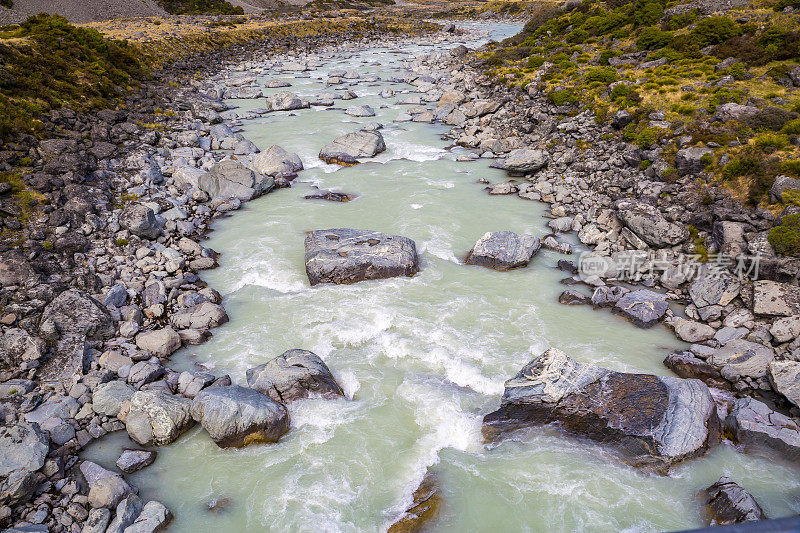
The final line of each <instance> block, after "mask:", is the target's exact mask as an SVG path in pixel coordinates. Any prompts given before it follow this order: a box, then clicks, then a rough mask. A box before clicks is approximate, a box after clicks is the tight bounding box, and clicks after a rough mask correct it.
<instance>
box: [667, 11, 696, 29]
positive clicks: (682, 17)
mask: <svg viewBox="0 0 800 533" xmlns="http://www.w3.org/2000/svg"><path fill="white" fill-rule="evenodd" d="M699 15H700V11H699V10H697V9H692V10H691V11H689V12H688V13H680V14H678V15H673V16H671V17H670V18H669V20H667V27H668V28H669V29H670V30H672V31H675V30H679V29H681V28H685V27H686V26H688V25H689V24H691V23H692V22H694V21H695V20H697V17H698V16H699Z"/></svg>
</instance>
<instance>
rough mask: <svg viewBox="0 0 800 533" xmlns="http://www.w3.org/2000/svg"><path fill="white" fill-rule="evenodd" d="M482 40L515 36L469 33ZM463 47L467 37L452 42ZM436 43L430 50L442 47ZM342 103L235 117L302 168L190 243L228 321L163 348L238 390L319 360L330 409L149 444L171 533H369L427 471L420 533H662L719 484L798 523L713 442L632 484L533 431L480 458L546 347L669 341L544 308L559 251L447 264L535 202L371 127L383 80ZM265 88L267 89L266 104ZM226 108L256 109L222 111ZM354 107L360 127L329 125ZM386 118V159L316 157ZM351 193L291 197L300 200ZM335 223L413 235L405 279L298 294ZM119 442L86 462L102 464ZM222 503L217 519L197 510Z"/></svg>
mask: <svg viewBox="0 0 800 533" xmlns="http://www.w3.org/2000/svg"><path fill="white" fill-rule="evenodd" d="M483 27H484V28H485V29H487V30H489V31H490V32H491V35H492V37H494V38H495V39H498V40H499V39H501V38H504V37H506V36H509V35H512V34H513V33H516V32H517V31H518V30H519V26H515V25H504V24H485V25H484V26H483ZM467 44H468V45H474V44H475V43H467ZM449 46H451V45H449ZM436 48H439V46H436V47H433V48H431V47H426V46H421V45H414V46H411V45H402V46H392V47H390V48H369V49H364V50H361V51H358V52H347V53H320V55H319V56H318V58H317V59H318V60H319V63H320V64H321V65H324V66H321V67H319V68H316V69H314V70H312V71H311V72H310V75H311V77H310V78H307V77H298V76H295V75H292V74H283V75H280V74H275V73H274V72H270V73H265V75H264V78H281V79H285V80H287V81H289V82H291V83H292V87H290V88H288V90H291V91H294V92H297V93H298V94H300V95H303V96H313V95H316V94H319V93H322V92H330V91H332V90H334V89H338V88H342V87H329V88H326V86H325V79H326V77H327V72H328V71H329V70H340V69H344V70H353V71H356V72H358V73H359V74H360V75H361V76H362V78H363V77H368V76H378V77H379V78H381V79H382V80H386V79H388V78H391V77H394V76H399V75H401V74H403V73H404V72H405V71H404V70H403V69H404V65H403V64H402V60H403V59H409V58H412V57H413V56H415V55H417V54H421V53H427V52H429V51H431V50H432V49H436ZM355 81H356V82H355V83H353V84H352V85H350V86H348V88H350V89H351V90H353V91H354V92H355V93H356V94H357V95H358V97H359V98H358V99H356V100H351V101H349V102H342V101H337V103H336V105H337V107H338V108H339V109H338V110H326V109H324V108H311V109H306V110H299V111H294V112H280V113H272V114H268V115H265V116H263V117H260V118H257V119H253V120H248V121H245V123H244V133H245V135H247V136H248V137H249V138H250V139H251V140H253V141H254V142H255V143H256V144H257V145H258V146H259V147H260V148H262V149H264V148H267V147H269V146H270V145H272V144H278V145H280V146H282V147H284V148H286V149H287V150H289V151H295V152H298V153H299V154H300V155H301V157H302V159H303V162H304V164H305V166H306V169H307V170H305V171H304V172H302V173H301V174H300V177H299V178H298V179H297V180H296V181H295V182H294V186H293V187H292V188H290V189H283V190H279V191H276V192H273V193H271V194H269V195H267V196H264V197H262V198H260V199H258V200H255V201H253V202H250V203H248V204H246V206H245V207H243V208H242V209H241V210H240V211H239V212H236V214H235V215H234V216H233V217H231V218H228V219H225V220H223V221H220V222H218V223H217V224H216V226H215V228H216V229H215V231H214V232H213V233H212V234H211V239H210V240H209V241H208V242H207V243H205V244H206V245H207V246H211V247H213V248H214V249H216V250H218V251H220V252H222V257H221V260H220V268H219V269H217V270H214V271H209V272H205V273H204V274H203V278H204V279H205V280H206V281H208V282H209V284H210V285H211V286H213V287H215V288H216V289H218V290H219V291H220V292H221V293H222V294H223V295H224V299H225V302H224V303H225V307H226V309H227V311H228V314H229V315H230V318H231V320H230V322H229V323H228V324H226V325H225V326H223V327H221V328H218V329H216V330H214V337H213V339H211V341H210V342H208V343H207V344H205V345H203V346H197V347H190V348H187V349H184V350H182V351H181V352H179V353H177V354H176V355H174V356H173V366H174V367H175V368H177V369H188V368H191V367H192V365H193V364H194V362H203V363H205V364H207V365H208V366H209V367H213V371H214V372H215V373H217V374H222V373H230V375H231V376H232V378H233V379H234V381H235V382H238V383H242V384H244V382H245V371H246V370H247V369H248V368H250V367H252V366H255V365H258V364H260V363H263V362H265V361H267V360H269V359H271V358H273V357H275V356H277V355H279V354H281V353H282V352H283V351H285V350H287V349H290V348H305V349H308V350H312V351H314V352H315V353H317V354H318V355H320V356H321V357H322V358H323V359H324V360H325V361H326V363H327V364H328V365H329V366H330V368H331V369H332V371H333V373H334V375H335V376H336V378H337V379H338V380H339V382H340V383H341V384H342V386H343V388H344V389H345V391H346V393H347V396H348V397H349V398H348V399H341V400H333V401H331V400H306V401H300V402H298V403H296V404H294V405H292V406H291V408H290V412H291V420H292V422H291V425H292V427H291V430H290V432H289V433H288V434H287V435H285V436H284V437H283V438H282V439H281V441H280V442H279V443H277V444H274V445H265V446H252V447H249V448H245V449H241V450H222V449H219V448H218V447H217V446H216V445H215V444H214V443H213V442H212V441H211V440H210V439H209V437H208V436H207V434H206V433H205V432H204V431H203V430H202V429H201V428H200V427H199V426H198V427H195V428H194V429H193V430H191V431H190V432H189V433H187V434H186V435H184V436H182V437H181V438H180V439H179V440H178V441H177V442H176V443H174V444H172V445H171V446H168V447H165V448H161V449H159V457H158V460H157V461H156V463H155V464H154V465H153V466H150V467H148V468H146V469H145V470H143V471H142V472H139V473H137V474H134V475H132V476H129V477H130V478H131V479H132V481H133V483H134V484H135V485H136V486H138V487H139V488H140V489H141V492H142V494H143V496H144V497H145V498H155V499H158V500H160V501H163V502H164V503H165V504H166V505H168V506H169V508H170V509H171V510H172V511H173V513H174V514H175V516H176V518H175V522H174V523H173V525H172V531H176V532H201V531H203V532H205V531H209V532H210V531H348V532H350V531H353V532H354V531H380V530H385V528H386V527H388V525H389V524H390V523H391V522H392V520H393V519H394V518H396V517H397V516H398V514H399V513H401V512H402V510H403V509H404V508H405V507H406V506H407V505H408V503H409V502H410V501H411V494H412V492H413V490H414V489H415V488H416V486H417V485H418V484H419V482H420V480H421V479H422V476H423V475H424V473H425V472H426V470H427V469H428V468H431V469H433V470H434V471H435V472H436V473H437V474H438V477H439V479H440V482H441V486H442V493H443V500H444V504H443V507H442V512H441V514H440V516H439V519H438V520H437V521H436V523H435V524H433V526H432V528H431V529H432V530H434V531H459V532H463V531H541V532H550V531H663V530H676V529H683V528H692V527H698V526H700V525H702V522H701V518H700V506H699V504H698V503H697V499H696V497H695V495H696V493H697V491H698V490H700V489H702V488H704V487H706V486H708V485H710V484H711V483H713V482H714V481H716V480H717V479H718V478H719V476H721V475H723V474H724V475H728V476H730V477H731V478H733V479H734V480H735V481H737V482H738V483H740V484H741V485H743V486H744V487H745V488H747V489H748V490H749V491H751V492H752V494H754V496H755V497H756V498H757V500H758V501H759V502H760V503H761V504H762V506H763V507H764V510H765V512H766V514H767V515H768V516H770V517H779V516H785V515H789V514H792V513H797V512H799V511H800V471H799V470H798V469H797V468H796V467H795V468H792V467H790V466H788V465H784V464H780V463H777V462H774V461H768V460H765V459H760V458H757V457H752V456H747V455H743V454H741V453H739V452H737V451H736V450H735V449H734V448H732V447H731V446H730V445H727V444H726V445H722V446H720V447H719V448H718V449H716V450H715V451H714V452H712V453H711V454H709V455H707V456H706V457H703V458H700V459H696V460H692V461H689V462H687V463H684V464H683V465H680V466H678V467H677V468H676V469H675V470H674V472H673V473H672V474H671V475H670V476H659V475H647V474H643V473H641V472H639V471H637V470H635V469H633V468H631V467H628V466H625V465H623V464H621V463H619V462H618V461H617V460H616V459H615V458H614V457H613V456H611V455H610V454H608V453H606V452H604V450H603V449H601V448H600V447H598V446H596V445H594V444H592V443H590V442H586V441H581V440H576V439H571V438H567V437H564V436H563V435H560V434H558V433H557V432H555V431H554V430H552V429H546V428H545V429H537V430H532V431H530V432H528V433H526V434H524V435H519V436H518V437H517V438H515V439H512V440H507V441H505V442H503V443H501V444H499V445H496V446H491V447H487V446H485V445H484V444H483V443H482V441H481V435H480V425H481V418H482V417H483V415H484V414H486V413H488V412H490V411H492V410H494V409H496V408H497V406H498V405H499V401H500V395H501V394H502V392H503V382H504V381H505V380H506V379H508V378H509V377H511V376H512V375H514V374H515V373H516V372H517V371H518V370H519V368H520V367H522V366H523V365H524V364H525V363H526V362H528V361H529V360H530V359H531V358H532V356H533V355H535V354H539V353H540V352H542V351H543V350H545V349H546V348H547V347H549V346H554V347H558V348H560V349H561V350H563V351H565V352H566V353H567V354H569V355H570V356H571V357H573V358H575V359H577V360H579V361H585V362H593V363H598V364H601V365H604V366H606V367H608V368H612V369H615V370H627V371H640V372H650V373H654V374H659V375H669V374H670V371H669V370H668V369H667V368H665V367H664V366H663V364H662V362H661V361H662V360H663V358H664V356H665V355H666V354H667V353H669V352H670V351H671V350H672V349H675V348H677V347H679V346H680V343H679V342H678V341H677V340H676V339H675V337H674V336H673V335H672V334H671V333H669V332H668V331H667V330H666V329H665V328H655V329H652V330H647V331H644V330H640V329H637V328H635V327H633V326H632V325H630V324H628V323H627V322H625V321H624V320H622V319H620V318H618V317H615V316H612V315H611V314H610V313H608V312H604V311H593V310H591V309H590V308H588V307H568V306H563V305H559V304H558V303H557V297H558V295H559V293H560V292H561V291H562V290H563V289H564V288H565V287H564V286H563V285H561V284H559V283H558V281H559V279H561V278H562V277H564V274H563V273H561V272H559V271H558V270H556V269H555V268H554V265H555V263H556V261H557V260H558V259H560V258H562V257H563V256H559V255H557V254H555V253H552V252H548V251H541V252H540V253H539V254H538V255H537V256H536V257H535V258H534V260H533V261H532V263H531V265H530V266H529V267H528V268H524V269H520V270H516V271H512V272H495V271H492V270H488V269H484V268H480V267H473V266H466V265H463V264H460V259H462V258H463V256H464V255H465V253H466V252H467V251H468V250H469V249H470V247H471V246H472V244H473V243H474V242H475V241H476V240H477V239H478V238H479V237H480V236H481V235H483V233H484V232H486V231H492V230H512V231H515V232H520V233H522V232H529V233H533V234H536V235H543V234H545V233H546V232H547V231H546V227H545V223H546V219H544V218H543V217H542V214H543V213H544V212H545V210H546V206H545V205H544V204H540V203H537V202H531V201H527V200H523V199H520V198H518V197H516V196H488V195H487V194H486V193H485V192H484V191H483V187H484V185H481V184H479V183H476V180H478V179H479V178H487V179H489V180H491V181H494V182H496V181H504V180H505V179H506V178H505V175H504V174H503V173H501V172H499V171H496V170H492V169H490V168H489V161H487V160H481V161H478V162H472V163H469V162H456V161H455V157H456V155H457V154H458V153H459V152H458V150H452V151H448V150H446V147H447V146H448V145H449V144H451V141H447V140H442V139H441V135H442V134H443V133H445V132H446V131H447V128H446V127H444V126H439V125H429V124H418V123H411V122H404V123H393V120H394V119H395V118H396V117H397V116H398V114H399V113H401V112H403V111H404V109H405V106H400V105H397V104H396V103H395V102H396V101H397V100H398V99H399V98H403V97H405V96H408V95H403V94H401V95H398V96H396V97H394V98H389V99H383V98H381V97H380V96H379V93H380V91H381V90H382V89H383V88H385V87H389V88H392V89H394V90H395V91H402V90H410V89H413V88H412V87H411V86H409V85H405V84H403V83H391V82H388V81H379V82H372V83H367V82H363V81H360V82H359V81H358V80H355ZM278 90H283V89H267V90H265V92H266V93H267V94H270V93H272V92H276V91H278ZM236 104H237V105H240V106H241V109H242V110H247V109H250V108H254V107H258V106H260V105H263V101H236ZM356 104H369V105H371V106H372V107H373V108H374V109H375V110H376V112H377V116H376V117H374V118H353V117H350V116H348V115H345V114H344V112H343V108H344V107H347V106H348V105H356ZM372 121H378V122H381V123H383V124H385V125H386V128H385V129H384V130H383V135H384V137H385V139H386V145H387V150H386V152H384V153H382V154H380V155H379V156H378V157H377V158H376V159H375V160H374V162H366V163H364V164H361V165H358V166H355V167H352V168H339V167H335V166H329V165H325V164H324V163H322V162H321V161H320V160H318V159H317V153H318V151H319V149H320V148H321V147H322V146H323V145H324V144H326V143H328V142H330V141H331V140H332V139H333V138H334V137H336V136H338V135H341V134H343V133H347V132H350V131H354V130H355V129H357V127H358V124H359V123H367V122H372ZM314 186H318V187H320V188H322V189H325V188H331V189H334V190H338V191H343V192H348V193H353V194H356V195H358V197H357V198H356V199H355V200H353V201H351V202H349V203H334V202H325V201H310V200H305V199H303V196H304V195H306V194H309V193H311V192H313V187H314ZM337 227H353V228H364V229H372V230H378V231H383V232H388V233H392V234H399V235H405V236H408V237H410V238H412V239H414V240H415V241H416V243H417V246H418V249H419V252H420V259H421V272H420V273H419V274H418V275H417V276H415V277H413V278H411V279H408V278H402V279H391V280H382V281H370V282H364V283H358V284H355V285H351V286H330V285H320V286H317V287H314V288H311V287H310V286H309V284H308V280H307V278H306V275H305V270H304V262H303V239H304V237H305V233H306V232H307V231H309V230H314V229H326V228H337ZM126 444H128V443H127V439H126V438H125V437H124V432H120V434H117V435H112V436H109V437H108V438H106V439H104V440H103V441H102V442H101V443H100V444H98V445H95V446H94V448H93V449H92V450H90V452H89V455H90V456H92V457H94V458H95V459H96V460H99V461H100V462H102V463H104V464H106V465H110V464H111V463H113V460H114V459H116V457H117V453H118V451H119V448H120V446H123V445H126ZM223 498H225V499H228V501H229V505H228V506H227V508H226V509H225V510H224V511H222V512H219V513H210V512H208V511H207V510H206V505H207V503H208V502H210V501H212V500H214V499H223Z"/></svg>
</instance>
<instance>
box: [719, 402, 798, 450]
mask: <svg viewBox="0 0 800 533" xmlns="http://www.w3.org/2000/svg"><path fill="white" fill-rule="evenodd" d="M725 432H726V434H728V435H730V436H731V438H732V439H733V441H734V442H736V443H737V444H739V445H740V446H742V447H744V450H745V451H746V452H748V453H754V454H756V455H762V456H766V457H767V458H771V457H772V456H773V455H775V454H776V453H777V454H779V455H780V456H782V457H784V458H786V459H788V460H790V461H798V460H800V427H798V425H797V423H796V422H795V421H794V420H792V419H791V418H789V417H788V416H786V415H783V414H781V413H778V412H775V411H773V410H772V409H770V408H769V407H767V406H766V404H764V403H762V402H759V401H758V400H754V399H753V398H739V399H737V400H736V401H735V402H734V403H733V406H732V407H731V411H730V414H728V416H727V417H726V418H725Z"/></svg>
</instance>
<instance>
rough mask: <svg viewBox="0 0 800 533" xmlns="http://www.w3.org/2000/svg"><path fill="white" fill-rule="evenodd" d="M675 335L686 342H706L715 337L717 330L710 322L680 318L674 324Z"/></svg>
mask: <svg viewBox="0 0 800 533" xmlns="http://www.w3.org/2000/svg"><path fill="white" fill-rule="evenodd" d="M673 328H674V329H675V335H677V336H678V338H680V339H681V340H683V341H686V342H704V341H707V340H708V339H711V338H713V337H714V333H716V331H715V330H714V328H712V327H711V326H709V325H708V324H703V323H702V322H695V321H694V320H684V319H679V320H677V321H676V322H675V323H674V324H673Z"/></svg>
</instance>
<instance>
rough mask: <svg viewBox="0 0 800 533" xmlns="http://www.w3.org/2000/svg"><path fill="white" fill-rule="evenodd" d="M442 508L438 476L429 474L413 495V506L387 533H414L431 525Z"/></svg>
mask: <svg viewBox="0 0 800 533" xmlns="http://www.w3.org/2000/svg"><path fill="white" fill-rule="evenodd" d="M441 507H442V495H441V494H440V490H439V481H438V479H437V478H436V476H435V475H434V474H433V473H431V472H428V473H426V474H425V477H424V478H422V483H420V485H419V487H417V489H416V490H415V491H414V494H413V495H412V502H411V506H410V507H409V508H408V509H406V510H405V512H404V513H403V514H402V515H401V516H400V518H398V519H397V520H396V521H395V522H394V523H393V524H392V525H391V526H389V530H388V531H387V533H413V532H416V531H423V528H425V527H426V526H428V525H430V523H431V522H433V521H434V520H435V519H436V517H437V516H439V511H440V509H441Z"/></svg>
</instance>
